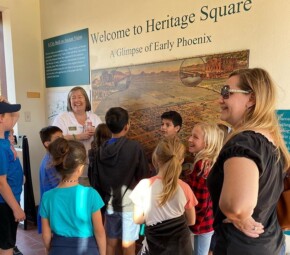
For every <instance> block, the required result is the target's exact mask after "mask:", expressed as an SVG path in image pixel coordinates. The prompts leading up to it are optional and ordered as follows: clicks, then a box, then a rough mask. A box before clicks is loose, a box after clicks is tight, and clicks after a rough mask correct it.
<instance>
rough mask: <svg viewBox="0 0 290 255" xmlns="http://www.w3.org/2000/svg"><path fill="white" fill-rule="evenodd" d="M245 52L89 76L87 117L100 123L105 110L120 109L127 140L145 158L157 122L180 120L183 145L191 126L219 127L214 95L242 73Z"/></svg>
mask: <svg viewBox="0 0 290 255" xmlns="http://www.w3.org/2000/svg"><path fill="white" fill-rule="evenodd" d="M248 64H249V51H248V50H244V51H238V52H229V53H222V54H214V55H205V56H198V57H192V58H186V59H180V60H172V61H166V62H158V63H150V64H142V65H132V66H126V67H116V68H109V69H98V70H92V71H91V81H92V82H91V83H92V84H91V88H92V106H93V111H94V112H95V113H96V114H98V115H99V116H100V117H101V118H102V119H103V120H104V116H105V114H106V111H107V110H108V109H109V108H110V107H114V106H121V107H123V108H125V109H127V110H128V112H129V114H130V117H131V129H130V132H129V134H128V135H129V137H130V138H132V139H135V140H138V141H139V142H141V143H142V144H143V146H144V147H145V150H146V152H147V154H148V155H150V154H151V152H152V150H153V149H154V148H155V146H156V144H157V143H158V140H159V139H160V137H161V134H160V125H161V119H160V116H161V114H162V113H163V112H165V111H169V110H174V111H177V112H179V113H180V114H181V116H182V118H183V126H182V128H181V131H180V138H181V139H182V140H183V141H184V142H185V144H186V141H187V139H188V137H189V134H190V132H191V129H192V126H193V124H194V123H195V122H197V121H213V122H220V121H219V105H218V99H219V91H220V88H221V87H222V86H223V85H224V84H225V82H226V79H227V77H228V75H229V74H230V73H231V72H232V71H233V70H236V69H240V68H247V67H248Z"/></svg>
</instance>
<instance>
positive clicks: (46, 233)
mask: <svg viewBox="0 0 290 255" xmlns="http://www.w3.org/2000/svg"><path fill="white" fill-rule="evenodd" d="M41 226H42V240H43V243H44V247H45V250H46V254H48V252H49V249H50V242H51V229H50V225H49V221H48V219H45V218H41Z"/></svg>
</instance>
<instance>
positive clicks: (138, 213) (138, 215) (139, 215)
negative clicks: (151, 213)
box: [133, 204, 145, 224]
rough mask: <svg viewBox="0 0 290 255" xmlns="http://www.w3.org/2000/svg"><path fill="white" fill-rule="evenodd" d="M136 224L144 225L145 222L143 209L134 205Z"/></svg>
mask: <svg viewBox="0 0 290 255" xmlns="http://www.w3.org/2000/svg"><path fill="white" fill-rule="evenodd" d="M133 217H134V222H135V224H143V223H144V222H145V217H144V212H143V208H142V207H141V206H138V205H136V204H134V216H133Z"/></svg>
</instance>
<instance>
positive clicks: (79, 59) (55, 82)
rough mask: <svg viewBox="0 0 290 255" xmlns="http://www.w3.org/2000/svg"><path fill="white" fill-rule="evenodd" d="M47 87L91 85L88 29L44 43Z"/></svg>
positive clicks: (47, 40)
mask: <svg viewBox="0 0 290 255" xmlns="http://www.w3.org/2000/svg"><path fill="white" fill-rule="evenodd" d="M43 47H44V64H45V83H46V87H47V88H49V87H61V86H75V85H88V84H89V83H90V66H89V41H88V29H83V30H79V31H75V32H72V33H68V34H64V35H60V36H56V37H53V38H49V39H46V40H44V41H43Z"/></svg>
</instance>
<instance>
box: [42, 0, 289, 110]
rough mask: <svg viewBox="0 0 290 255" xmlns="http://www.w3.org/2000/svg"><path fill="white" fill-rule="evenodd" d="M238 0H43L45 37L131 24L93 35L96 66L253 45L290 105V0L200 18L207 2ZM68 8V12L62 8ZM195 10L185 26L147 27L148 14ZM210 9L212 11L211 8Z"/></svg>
mask: <svg viewBox="0 0 290 255" xmlns="http://www.w3.org/2000/svg"><path fill="white" fill-rule="evenodd" d="M238 2H242V1H238V0H224V1H215V0H207V1H204V0H196V1H193V0H184V1H182V2H180V1H175V0H169V1H168V0H158V1H154V0H148V1H138V2H136V1H134V0H127V1H126V2H122V1H114V0H107V1H91V0H83V1H77V0H74V1H72V0H62V1H58V0H42V1H40V8H41V21H42V39H47V38H50V37H53V36H56V35H61V34H64V33H68V32H72V31H76V30H79V29H82V28H89V32H90V33H98V32H100V33H102V32H103V31H104V30H105V31H106V32H113V31H117V30H121V29H126V28H129V29H130V30H131V31H130V32H131V34H130V36H128V37H126V38H123V39H116V40H113V41H109V42H103V43H97V44H93V42H92V40H91V38H90V59H91V68H92V69H96V68H103V67H114V66H125V65H131V64H140V63H148V62H156V61H165V60H172V59H180V58H186V57H193V56H198V55H204V54H211V53H220V52H227V51H236V50H243V49H249V50H250V61H249V62H250V67H256V66H259V67H263V68H265V69H267V70H268V71H269V72H270V74H271V75H272V76H273V78H274V80H275V81H276V82H277V83H278V84H279V86H280V87H281V90H280V94H279V95H280V100H279V105H278V107H279V108H285V109H287V108H289V106H290V101H289V100H287V96H288V97H289V90H288V89H287V85H288V82H289V79H288V75H287V67H288V66H289V64H290V63H289V62H290V58H289V57H290V51H289V42H290V30H289V28H288V25H289V21H290V18H289V11H290V2H289V1H285V0H277V1H275V3H273V2H272V1H265V0H246V1H243V2H247V5H246V8H249V7H251V9H250V10H249V11H240V12H239V13H236V14H232V15H226V16H224V17H220V18H218V20H217V22H214V20H213V19H210V18H208V19H206V20H204V21H201V20H200V18H205V16H204V15H202V13H201V11H200V9H201V8H202V7H203V6H206V5H207V6H208V10H210V9H213V8H218V7H222V8H224V6H226V8H227V9H228V10H229V8H228V7H229V6H230V5H235V7H236V9H235V10H236V11H237V3H238ZM64 9H65V10H66V11H65V12H64V11H63V10H64ZM190 13H195V15H196V20H195V22H194V23H192V24H190V25H189V26H188V27H187V28H186V29H180V28H179V27H175V28H169V29H163V30H159V31H155V32H148V33H146V31H145V30H146V29H145V28H146V25H145V24H146V20H148V19H153V18H154V19H155V20H156V21H157V20H164V19H166V18H167V15H169V16H170V17H171V16H173V17H177V16H179V17H181V16H183V15H186V14H190ZM208 13H209V11H208ZM134 25H136V26H138V25H140V26H142V27H143V32H142V33H141V34H140V35H133V32H132V30H133V26H134ZM204 34H206V35H210V36H211V38H212V42H211V43H206V44H199V45H192V46H187V47H174V48H173V49H172V50H171V51H168V50H159V51H151V52H146V53H144V52H143V53H142V54H138V55H136V56H134V57H132V56H122V57H115V58H112V57H110V52H111V50H114V49H117V48H122V47H126V48H132V47H145V46H146V45H149V44H150V43H151V42H155V41H159V42H165V41H167V40H170V41H174V42H176V40H177V38H178V37H185V38H187V39H189V38H194V37H198V36H203V35H204Z"/></svg>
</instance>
